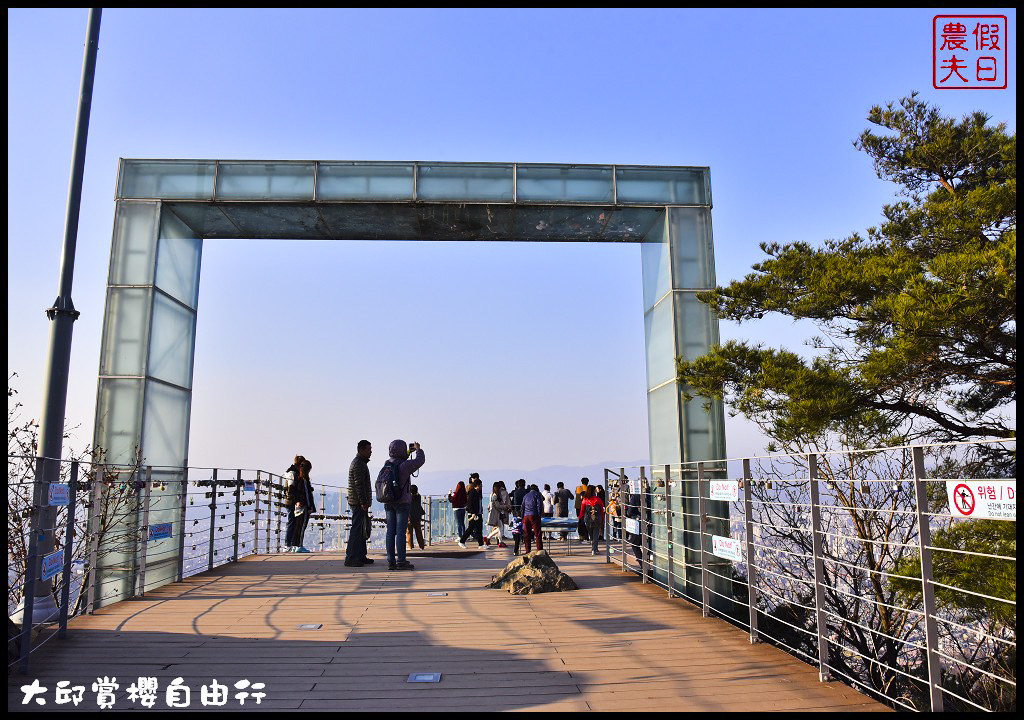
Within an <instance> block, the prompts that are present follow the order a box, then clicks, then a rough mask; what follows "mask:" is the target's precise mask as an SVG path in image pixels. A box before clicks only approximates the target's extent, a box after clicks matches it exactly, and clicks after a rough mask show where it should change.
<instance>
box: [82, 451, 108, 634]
mask: <svg viewBox="0 0 1024 720" xmlns="http://www.w3.org/2000/svg"><path fill="white" fill-rule="evenodd" d="M92 467H93V471H92V474H93V478H92V488H91V491H90V493H89V498H90V505H91V507H90V508H89V526H88V532H89V533H90V535H89V589H88V591H87V595H86V598H85V602H86V605H87V606H88V608H89V611H88V612H89V614H90V615H92V614H93V613H94V612H96V600H97V598H96V587H97V585H98V578H97V576H98V575H99V569H98V568H97V567H96V563H97V559H98V557H99V549H100V530H101V528H100V505H101V504H102V499H103V485H104V479H105V478H106V470H104V468H103V466H100V467H99V468H98V469H97V466H96V465H93V466H92Z"/></svg>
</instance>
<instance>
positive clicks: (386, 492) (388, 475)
mask: <svg viewBox="0 0 1024 720" xmlns="http://www.w3.org/2000/svg"><path fill="white" fill-rule="evenodd" d="M374 490H375V492H376V494H377V502H379V503H393V502H395V501H397V500H398V465H397V464H395V463H392V462H391V461H390V460H388V461H387V462H386V463H384V467H382V468H381V469H380V472H379V473H377V482H376V483H375V484H374Z"/></svg>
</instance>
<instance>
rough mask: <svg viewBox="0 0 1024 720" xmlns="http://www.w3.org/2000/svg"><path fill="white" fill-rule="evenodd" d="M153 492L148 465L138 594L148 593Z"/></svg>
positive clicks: (140, 538) (143, 490)
mask: <svg viewBox="0 0 1024 720" xmlns="http://www.w3.org/2000/svg"><path fill="white" fill-rule="evenodd" d="M152 492H153V466H152V465H147V466H146V479H145V481H144V483H143V485H142V522H141V523H140V524H139V529H138V533H139V542H141V543H142V553H141V558H140V559H139V587H138V592H137V594H138V595H139V596H140V597H141V596H143V595H145V594H146V555H147V553H148V552H149V498H150V495H151V494H152Z"/></svg>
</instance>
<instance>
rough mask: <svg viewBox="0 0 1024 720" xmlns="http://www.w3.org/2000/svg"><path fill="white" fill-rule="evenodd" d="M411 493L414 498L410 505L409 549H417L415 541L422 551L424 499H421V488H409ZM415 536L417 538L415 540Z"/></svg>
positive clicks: (412, 486) (413, 486)
mask: <svg viewBox="0 0 1024 720" xmlns="http://www.w3.org/2000/svg"><path fill="white" fill-rule="evenodd" d="M409 492H410V494H411V496H412V502H411V503H410V504H409V529H408V531H407V535H408V540H409V549H410V550H413V549H415V545H414V544H413V540H414V539H415V540H416V541H417V542H419V544H420V550H422V549H423V548H424V542H423V515H424V512H423V499H422V498H421V497H420V491H419V488H418V487H416V486H415V485H411V486H410V487H409ZM413 535H415V536H416V537H415V538H413Z"/></svg>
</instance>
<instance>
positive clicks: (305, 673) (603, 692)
mask: <svg viewBox="0 0 1024 720" xmlns="http://www.w3.org/2000/svg"><path fill="white" fill-rule="evenodd" d="M431 550H432V551H433V554H432V553H431V552H430V551H428V553H426V554H425V555H426V556H424V554H420V553H417V554H416V555H410V558H409V559H410V560H411V561H412V562H414V563H415V564H416V570H414V571H412V572H388V570H387V568H386V564H385V563H384V561H383V560H381V559H378V560H377V563H376V564H374V565H372V566H367V567H363V568H346V567H344V566H343V565H342V561H343V556H341V555H338V554H335V553H323V554H320V553H314V554H309V555H284V554H282V555H264V556H256V557H249V558H245V559H243V560H242V561H240V562H237V563H234V564H231V565H227V566H224V567H221V568H218V569H216V570H214V571H212V572H209V573H203V574H201V575H196V576H194V577H191V578H188V579H187V580H185V581H184V582H181V583H176V584H174V585H168V586H165V587H163V588H160V589H159V590H157V591H155V592H153V593H150V594H148V595H147V596H146V597H145V598H144V599H137V600H129V601H125V602H121V603H117V604H115V605H112V606H110V607H107V608H103V609H101V610H99V611H97V613H96V614H95V615H91V616H86V617H80V618H77V619H75V620H73V621H72V623H71V626H70V632H69V638H68V639H67V640H65V641H58V640H53V641H52V642H50V643H48V644H47V645H46V646H45V647H43V648H42V649H41V650H40V651H39V652H38V654H37V655H34V656H33V664H32V668H31V669H30V672H29V674H28V675H27V676H19V675H14V674H10V675H8V708H9V709H11V710H28V709H30V708H29V707H27V706H22V705H21V701H22V697H23V694H22V693H21V691H20V690H19V687H20V686H21V685H23V684H27V683H31V682H32V681H33V680H34V679H36V678H38V679H39V680H40V683H41V684H42V686H44V687H47V688H49V692H48V693H47V695H46V696H45V698H46V700H47V703H46V706H45V707H43V706H35V707H32V708H31V709H34V710H62V709H70V706H69V705H62V706H55V705H54V702H53V697H54V686H55V685H56V683H57V682H58V681H60V680H69V681H71V684H72V685H79V684H80V685H85V686H86V692H85V701H84V702H83V703H82V704H81V705H79V706H77V709H79V710H82V709H95V708H96V705H95V693H93V692H91V684H92V683H93V682H95V681H96V678H97V676H98V675H106V676H116V678H117V682H118V683H119V685H120V689H119V690H118V691H117V700H116V704H115V706H114V708H113V709H114V710H118V709H121V710H131V709H135V710H138V709H141V708H140V707H139V706H138V705H137V704H136V703H133V702H132V701H131V700H129V698H128V693H127V689H128V686H129V685H131V684H132V683H133V682H135V681H136V679H137V678H138V677H140V676H143V677H150V676H151V677H156V678H159V687H160V690H159V699H158V701H157V704H156V706H155V708H154V709H155V710H159V709H166V706H165V704H164V689H165V687H166V685H167V684H168V683H170V682H171V681H172V680H173V679H174V678H177V677H181V678H184V682H185V684H187V685H189V686H190V687H191V689H192V702H191V707H192V709H193V710H198V709H203V708H202V705H201V703H200V699H199V695H200V686H202V685H204V684H208V683H210V682H211V680H212V679H214V678H216V679H217V680H218V681H219V682H220V683H222V684H224V685H228V686H229V687H230V686H232V685H233V684H234V683H235V682H236V681H238V680H241V679H248V680H250V681H252V682H263V683H266V690H265V692H266V694H267V696H266V698H265V699H264V700H263V701H262V703H261V704H260V705H255V706H254V705H253V704H252V700H251V699H250V700H248V701H246V703H245V706H244V708H242V707H240V706H239V704H238V702H237V701H236V700H234V699H232V700H229V702H228V705H227V706H225V707H224V708H223V709H234V710H240V709H246V710H247V709H264V710H269V709H273V710H280V709H285V708H298V709H302V710H363V711H370V710H399V711H401V710H420V711H424V710H425V711H446V710H447V711H487V710H563V711H564V710H613V711H625V710H631V711H652V710H655V711H656V710H666V711H667V710H675V711H696V710H702V711H708V710H711V711H723V710H726V711H736V710H807V711H820V710H847V711H865V710H886V709H887V708H885V707H884V706H882V705H880V704H878V703H876V702H874V701H872V700H871V699H869V698H867V697H866V696H864V695H862V694H861V693H859V692H857V691H856V690H853V689H851V688H849V687H847V686H845V685H842V684H840V683H835V682H833V683H826V684H822V683H820V682H818V678H817V672H816V670H815V669H814V668H812V667H810V666H808V665H806V664H804V663H802V662H800V661H798V660H796V659H794V658H792V657H790V656H789V655H787V654H785V653H783V652H781V651H780V650H777V649H775V648H773V647H771V646H768V645H763V644H759V645H753V646H751V645H750V644H749V642H748V639H747V636H746V635H745V634H744V633H743V632H742V631H741V630H738V629H736V628H735V627H733V626H731V625H729V624H727V623H725V622H723V621H721V620H718V619H714V618H702V617H701V615H700V611H699V610H696V609H694V608H693V607H692V606H690V605H689V604H688V603H686V602H684V601H681V600H669V599H668V598H666V597H665V593H664V592H663V591H662V590H660V589H658V588H656V587H653V586H650V585H641V583H640V582H639V580H638V579H637V578H636V576H634V575H632V574H623V573H621V572H620V571H619V569H618V567H617V566H615V565H614V564H613V565H606V564H605V562H604V558H603V556H602V557H597V558H595V557H592V556H590V554H589V553H587V554H579V555H575V554H574V555H573V556H572V557H565V555H564V550H562V549H556V551H555V552H554V553H553V555H554V557H555V560H556V562H558V564H559V566H560V567H561V568H562V569H563V570H564V571H566V572H568V573H569V574H570V575H572V577H573V578H574V579H575V580H576V582H577V583H578V584H579V586H580V590H579V591H577V592H569V593H551V594H544V595H534V596H512V595H509V594H508V593H506V592H504V591H501V590H489V589H485V588H484V587H483V586H484V585H485V584H486V583H487V582H488V581H489V580H490V577H491V575H492V574H493V573H495V572H496V571H497V570H498V569H499V568H500V567H502V566H503V565H504V564H505V563H506V562H507V561H508V560H509V559H510V555H509V552H508V551H507V550H489V551H487V552H486V553H478V554H475V555H471V556H464V557H458V558H453V557H438V556H437V555H436V553H437V552H439V551H440V552H443V551H445V550H448V551H451V550H458V548H454V547H439V546H434V547H433V548H431ZM382 565H384V566H382ZM432 592H447V593H448V595H447V596H446V597H429V596H428V593H432ZM304 623H322V625H323V628H322V629H320V630H315V631H309V630H298V629H296V626H297V625H300V624H304ZM430 672H440V673H442V674H443V675H442V681H441V683H439V684H410V683H407V682H406V679H407V677H408V675H409V674H410V673H430ZM234 692H236V691H234V690H233V689H232V695H233V694H234ZM208 709H213V708H208Z"/></svg>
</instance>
